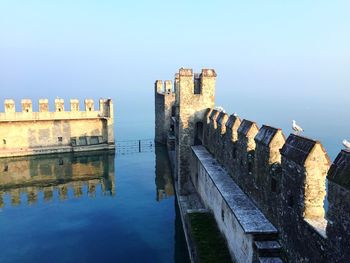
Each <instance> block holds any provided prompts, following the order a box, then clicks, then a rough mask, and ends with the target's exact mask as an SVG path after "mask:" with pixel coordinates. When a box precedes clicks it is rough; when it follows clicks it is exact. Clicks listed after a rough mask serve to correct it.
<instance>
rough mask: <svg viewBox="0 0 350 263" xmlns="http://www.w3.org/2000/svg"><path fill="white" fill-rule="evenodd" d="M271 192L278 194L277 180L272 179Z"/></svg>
mask: <svg viewBox="0 0 350 263" xmlns="http://www.w3.org/2000/svg"><path fill="white" fill-rule="evenodd" d="M271 192H273V193H276V192H277V180H276V179H275V178H271Z"/></svg>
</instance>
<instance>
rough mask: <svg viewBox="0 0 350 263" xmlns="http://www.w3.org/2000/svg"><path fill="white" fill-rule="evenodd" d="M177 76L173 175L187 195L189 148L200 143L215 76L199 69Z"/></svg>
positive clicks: (213, 96)
mask: <svg viewBox="0 0 350 263" xmlns="http://www.w3.org/2000/svg"><path fill="white" fill-rule="evenodd" d="M176 76H178V79H176V82H177V83H176V84H177V85H176V103H175V104H176V107H177V109H176V123H175V137H176V147H175V158H176V163H177V165H176V167H177V170H176V171H175V174H176V180H177V181H178V186H179V188H180V192H181V194H186V192H187V191H186V184H187V182H188V178H189V176H190V174H189V173H190V158H191V146H192V145H194V144H200V143H201V142H202V141H203V125H204V123H203V120H204V119H205V115H206V113H207V110H208V108H213V107H214V99H215V81H216V73H215V71H214V70H213V69H202V72H201V74H195V75H194V74H193V71H192V69H185V68H181V69H180V70H179V74H178V75H176Z"/></svg>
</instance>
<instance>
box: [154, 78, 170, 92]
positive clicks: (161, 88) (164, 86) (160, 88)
mask: <svg viewBox="0 0 350 263" xmlns="http://www.w3.org/2000/svg"><path fill="white" fill-rule="evenodd" d="M154 89H155V92H156V94H162V95H172V94H174V92H173V83H172V81H171V80H165V81H164V83H163V81H162V80H157V81H156V82H155V84H154Z"/></svg>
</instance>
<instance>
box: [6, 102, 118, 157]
mask: <svg viewBox="0 0 350 263" xmlns="http://www.w3.org/2000/svg"><path fill="white" fill-rule="evenodd" d="M84 105H85V108H84V110H83V111H81V110H80V109H79V100H77V99H71V100H70V110H69V111H68V110H66V107H65V102H64V100H63V99H55V101H54V109H53V110H54V111H50V108H49V101H48V100H47V99H40V100H39V103H38V106H39V107H38V109H39V111H38V112H33V104H32V101H31V100H30V99H23V100H21V110H20V111H16V105H15V101H14V100H12V99H6V100H5V105H4V106H5V111H4V112H0V157H10V156H23V155H35V154H46V153H55V152H71V151H84V150H97V149H112V148H114V115H113V111H114V110H113V103H112V101H111V100H110V99H100V101H99V109H98V110H95V107H94V101H93V100H91V99H87V100H85V101H84Z"/></svg>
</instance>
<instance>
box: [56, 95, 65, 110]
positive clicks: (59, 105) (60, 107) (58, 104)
mask: <svg viewBox="0 0 350 263" xmlns="http://www.w3.org/2000/svg"><path fill="white" fill-rule="evenodd" d="M55 111H56V112H62V111H64V100H63V99H59V98H57V99H55Z"/></svg>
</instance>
